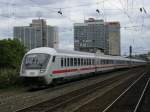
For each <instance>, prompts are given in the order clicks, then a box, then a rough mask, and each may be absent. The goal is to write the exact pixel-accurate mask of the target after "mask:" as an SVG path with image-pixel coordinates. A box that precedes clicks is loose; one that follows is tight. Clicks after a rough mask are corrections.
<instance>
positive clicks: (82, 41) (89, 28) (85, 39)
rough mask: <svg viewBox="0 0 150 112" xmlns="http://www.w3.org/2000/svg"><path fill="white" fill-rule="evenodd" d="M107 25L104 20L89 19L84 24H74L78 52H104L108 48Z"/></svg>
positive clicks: (75, 43) (75, 46) (75, 44)
mask: <svg viewBox="0 0 150 112" xmlns="http://www.w3.org/2000/svg"><path fill="white" fill-rule="evenodd" d="M105 43H106V38H105V24H104V21H103V20H94V19H93V18H89V20H85V21H84V23H75V24H74V49H75V50H77V51H87V52H96V51H97V50H101V51H104V50H105V48H106V46H105Z"/></svg>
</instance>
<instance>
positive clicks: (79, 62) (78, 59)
mask: <svg viewBox="0 0 150 112" xmlns="http://www.w3.org/2000/svg"><path fill="white" fill-rule="evenodd" d="M80 63H81V62H80V58H78V66H80Z"/></svg>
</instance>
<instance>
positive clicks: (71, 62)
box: [70, 58, 73, 66]
mask: <svg viewBox="0 0 150 112" xmlns="http://www.w3.org/2000/svg"><path fill="white" fill-rule="evenodd" d="M70 66H73V58H70Z"/></svg>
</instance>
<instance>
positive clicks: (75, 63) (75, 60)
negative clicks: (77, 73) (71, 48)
mask: <svg viewBox="0 0 150 112" xmlns="http://www.w3.org/2000/svg"><path fill="white" fill-rule="evenodd" d="M74 66H77V58H74Z"/></svg>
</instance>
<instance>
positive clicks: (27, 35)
mask: <svg viewBox="0 0 150 112" xmlns="http://www.w3.org/2000/svg"><path fill="white" fill-rule="evenodd" d="M13 30H14V38H17V39H19V40H20V41H21V42H22V43H23V44H24V45H25V46H26V47H27V49H28V50H30V49H33V48H36V47H46V46H47V47H52V48H58V28H57V27H54V26H50V25H47V24H46V21H45V20H44V19H35V20H32V23H31V24H30V25H29V26H15V27H14V29H13Z"/></svg>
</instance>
